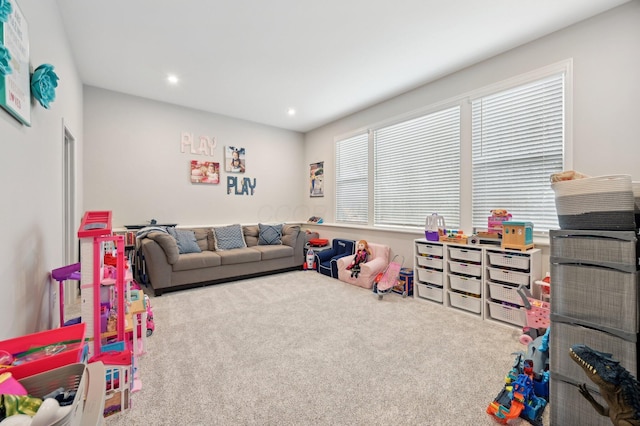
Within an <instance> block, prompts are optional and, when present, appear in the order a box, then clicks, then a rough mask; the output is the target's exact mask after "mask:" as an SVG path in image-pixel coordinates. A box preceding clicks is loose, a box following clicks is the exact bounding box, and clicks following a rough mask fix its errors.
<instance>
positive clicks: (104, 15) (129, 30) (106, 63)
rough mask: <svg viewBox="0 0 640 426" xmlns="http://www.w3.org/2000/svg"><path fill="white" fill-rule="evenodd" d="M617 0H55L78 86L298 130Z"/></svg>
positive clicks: (621, 0) (593, 12) (620, 1)
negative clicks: (173, 77)
mask: <svg viewBox="0 0 640 426" xmlns="http://www.w3.org/2000/svg"><path fill="white" fill-rule="evenodd" d="M627 1H629V0H588V1H585V0H483V1H479V0H447V1H443V0H322V1H314V2H311V1H307V0H271V1H264V0H233V1H231V0H186V1H182V2H177V1H169V0H154V1H150V0H147V1H142V0H134V1H131V0H110V1H108V2H106V1H100V2H97V1H86V0H57V3H58V5H59V8H60V13H61V15H62V19H63V22H64V25H65V28H66V32H67V36H68V39H69V42H70V44H71V50H72V52H73V56H74V59H75V62H76V65H77V68H78V71H79V74H80V78H81V79H82V81H83V83H84V84H87V85H90V86H96V87H101V88H105V89H109V90H114V91H117V92H122V93H127V94H131V95H136V96H141V97H144V98H148V99H153V100H157V101H163V102H169V103H172V104H176V105H181V106H185V107H190V108H195V109H198V110H203V111H209V112H213V113H217V114H223V115H226V116H231V117H236V118H240V119H244V120H250V121H254V122H258V123H263V124H267V125H271V126H276V127H281V128H284V129H289V130H294V131H299V132H307V131H309V130H312V129H314V128H317V127H319V126H321V125H323V124H326V123H329V122H331V121H333V120H336V119H338V118H341V117H344V116H346V115H349V114H351V113H354V112H356V111H358V110H361V109H363V108H366V107H368V106H371V105H374V104H376V103H379V102H381V101H383V100H385V99H389V98H391V97H393V96H396V95H399V94H401V93H403V92H406V91H408V90H411V89H413V88H416V87H418V86H420V85H423V84H425V83H428V82H430V81H433V80H435V79H437V78H440V77H442V76H444V75H447V74H449V73H452V72H455V71H457V70H460V69H462V68H465V67H467V66H469V65H472V64H474V63H477V62H479V61H482V60H484V59H487V58H489V57H491V56H494V55H496V54H499V53H501V52H504V51H506V50H509V49H512V48H514V47H516V46H519V45H521V44H523V43H527V42H529V41H532V40H535V39H536V38H539V37H541V36H544V35H546V34H549V33H551V32H553V31H556V30H558V29H560V28H563V27H566V26H568V25H571V24H573V23H576V22H578V21H581V20H584V19H586V18H588V17H590V16H593V15H596V14H598V13H601V12H603V11H605V10H607V9H611V8H613V7H616V6H618V5H620V4H623V3H626V2H627ZM170 73H172V74H175V75H176V76H178V78H179V79H180V81H179V83H178V84H176V85H173V86H172V85H169V84H168V83H167V81H166V78H167V75H168V74H170ZM289 108H295V110H296V114H295V115H293V116H290V115H288V113H287V111H288V109H289Z"/></svg>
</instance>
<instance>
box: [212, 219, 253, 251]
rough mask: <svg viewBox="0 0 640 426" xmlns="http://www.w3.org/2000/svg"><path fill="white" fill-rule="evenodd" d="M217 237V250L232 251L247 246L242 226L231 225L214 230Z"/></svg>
mask: <svg viewBox="0 0 640 426" xmlns="http://www.w3.org/2000/svg"><path fill="white" fill-rule="evenodd" d="M213 233H214V234H215V236H216V240H215V243H216V250H231V249H234V248H244V247H246V246H247V244H246V243H245V241H244V235H243V234H242V226H240V225H229V226H219V227H215V228H213Z"/></svg>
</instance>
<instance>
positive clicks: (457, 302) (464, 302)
mask: <svg viewBox="0 0 640 426" xmlns="http://www.w3.org/2000/svg"><path fill="white" fill-rule="evenodd" d="M449 303H451V306H453V307H454V308H460V309H464V310H465V311H469V312H473V313H476V314H479V313H480V311H481V310H482V300H481V299H480V298H479V297H473V296H467V295H466V294H460V293H456V292H455V291H450V292H449Z"/></svg>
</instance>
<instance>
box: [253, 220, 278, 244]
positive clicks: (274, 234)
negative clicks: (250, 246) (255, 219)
mask: <svg viewBox="0 0 640 426" xmlns="http://www.w3.org/2000/svg"><path fill="white" fill-rule="evenodd" d="M258 229H259V230H260V233H259V235H258V245H260V246H277V245H281V244H282V239H281V238H282V224H281V223H280V224H278V225H267V224H264V223H259V224H258Z"/></svg>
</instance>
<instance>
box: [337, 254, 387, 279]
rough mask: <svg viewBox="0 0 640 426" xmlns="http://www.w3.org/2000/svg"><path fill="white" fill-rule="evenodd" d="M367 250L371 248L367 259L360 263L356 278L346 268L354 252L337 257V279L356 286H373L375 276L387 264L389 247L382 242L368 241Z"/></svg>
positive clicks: (382, 270)
mask: <svg viewBox="0 0 640 426" xmlns="http://www.w3.org/2000/svg"><path fill="white" fill-rule="evenodd" d="M369 250H371V254H370V255H369V259H368V261H367V262H366V263H363V264H361V265H360V273H359V274H358V277H357V278H355V277H351V271H350V270H348V269H347V266H349V265H350V264H351V262H352V261H353V258H354V257H355V254H352V255H350V256H345V257H341V258H340V259H338V279H339V280H340V281H344V282H345V283H349V284H353V285H357V286H358V287H363V288H373V282H374V280H375V279H376V276H377V275H378V274H379V273H381V272H384V270H385V268H386V267H387V265H388V264H389V252H390V249H389V246H385V245H383V244H376V243H369Z"/></svg>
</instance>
